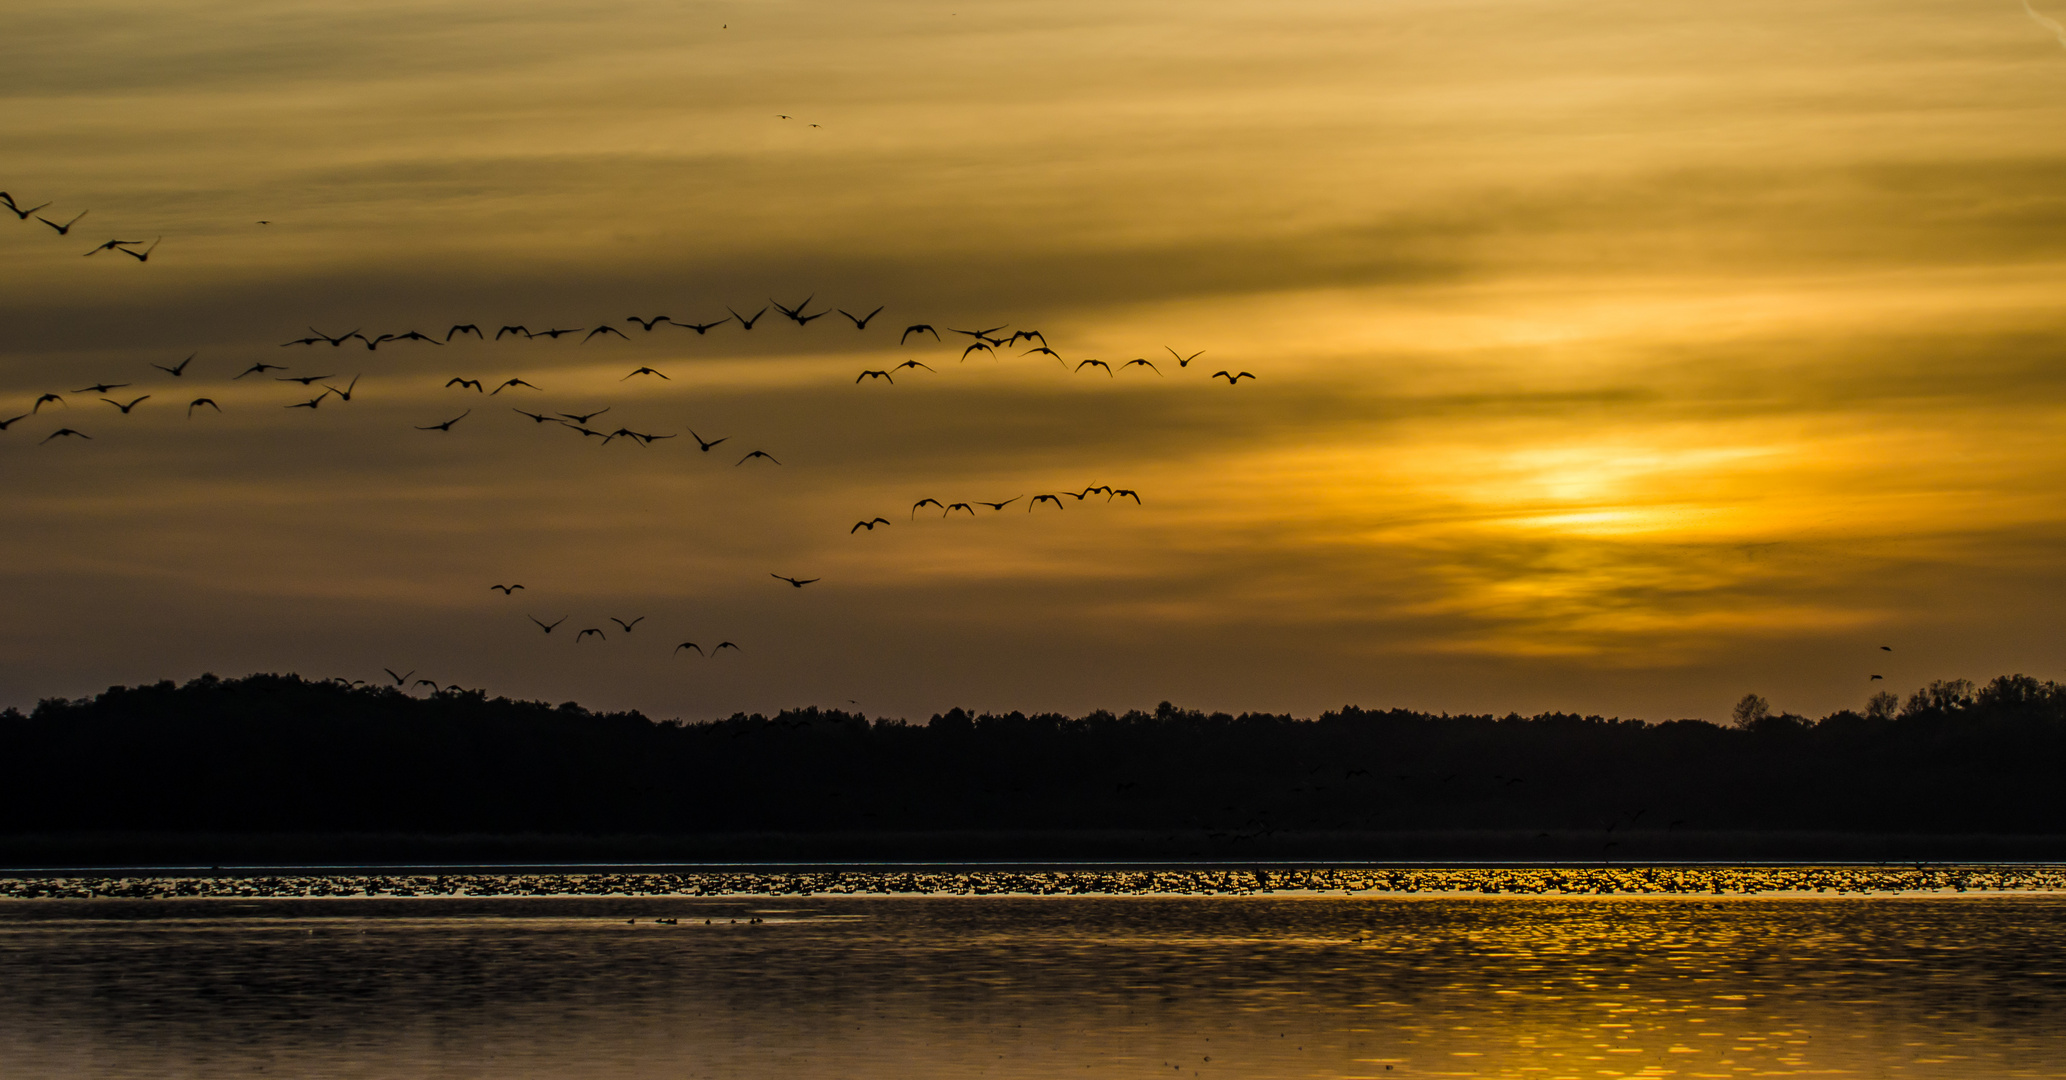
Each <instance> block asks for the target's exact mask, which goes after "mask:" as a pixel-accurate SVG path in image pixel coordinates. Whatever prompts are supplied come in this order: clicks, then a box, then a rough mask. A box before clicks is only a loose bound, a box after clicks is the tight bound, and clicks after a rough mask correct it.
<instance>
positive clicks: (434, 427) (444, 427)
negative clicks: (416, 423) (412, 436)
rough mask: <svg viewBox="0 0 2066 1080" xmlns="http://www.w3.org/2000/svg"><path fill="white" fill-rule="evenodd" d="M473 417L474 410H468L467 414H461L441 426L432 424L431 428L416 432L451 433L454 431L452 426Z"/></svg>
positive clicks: (422, 428) (419, 429)
mask: <svg viewBox="0 0 2066 1080" xmlns="http://www.w3.org/2000/svg"><path fill="white" fill-rule="evenodd" d="M471 415H473V410H472V409H468V410H466V411H465V412H463V413H460V414H459V415H458V416H455V417H453V418H452V419H450V420H447V421H445V422H444V423H441V424H432V425H430V426H429V427H419V428H417V429H416V430H418V431H450V430H452V425H453V424H456V423H458V422H460V421H461V420H464V419H466V418H467V417H468V416H471Z"/></svg>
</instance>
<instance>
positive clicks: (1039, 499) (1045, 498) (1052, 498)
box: [1026, 495, 1068, 514]
mask: <svg viewBox="0 0 2066 1080" xmlns="http://www.w3.org/2000/svg"><path fill="white" fill-rule="evenodd" d="M1044 502H1051V503H1053V504H1055V509H1057V510H1067V509H1068V507H1066V506H1063V505H1062V497H1061V496H1060V495H1035V496H1033V501H1032V502H1029V503H1027V504H1026V512H1027V513H1029V514H1030V513H1032V512H1033V508H1034V507H1036V506H1039V505H1040V504H1041V503H1044Z"/></svg>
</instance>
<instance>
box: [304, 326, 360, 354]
mask: <svg viewBox="0 0 2066 1080" xmlns="http://www.w3.org/2000/svg"><path fill="white" fill-rule="evenodd" d="M308 332H309V333H311V334H314V335H316V336H317V337H319V338H322V339H323V340H324V341H327V342H329V343H330V347H331V348H333V349H334V348H337V347H338V346H340V345H343V344H344V343H345V342H347V341H350V340H351V339H353V338H358V339H359V340H360V341H364V340H366V335H364V334H361V333H359V332H358V331H357V330H347V331H345V332H344V333H342V334H339V335H337V336H336V337H331V336H330V335H328V334H326V333H324V332H322V331H321V330H318V329H316V328H315V327H313V326H311V327H309V328H308Z"/></svg>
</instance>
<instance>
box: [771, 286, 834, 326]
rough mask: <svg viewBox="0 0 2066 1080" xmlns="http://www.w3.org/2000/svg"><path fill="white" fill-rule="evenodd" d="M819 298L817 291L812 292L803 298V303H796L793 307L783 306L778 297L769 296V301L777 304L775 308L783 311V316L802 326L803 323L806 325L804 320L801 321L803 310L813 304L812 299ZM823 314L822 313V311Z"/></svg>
mask: <svg viewBox="0 0 2066 1080" xmlns="http://www.w3.org/2000/svg"><path fill="white" fill-rule="evenodd" d="M817 298H818V294H817V293H812V294H811V295H809V296H806V297H804V298H803V303H801V304H798V305H796V306H795V307H793V308H792V307H783V306H782V302H781V301H780V300H776V299H774V298H773V297H769V298H768V303H770V304H773V305H775V310H776V311H779V312H781V313H782V317H783V318H785V319H788V320H790V321H792V322H795V323H796V324H797V325H798V326H802V325H804V324H803V322H802V321H801V319H802V316H801V312H802V311H803V309H805V308H807V307H810V306H811V301H812V300H815V299H817ZM821 314H822V313H821Z"/></svg>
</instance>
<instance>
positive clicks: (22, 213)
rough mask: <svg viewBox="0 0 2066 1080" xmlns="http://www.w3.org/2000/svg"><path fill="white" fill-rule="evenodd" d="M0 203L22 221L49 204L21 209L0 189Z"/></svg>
mask: <svg viewBox="0 0 2066 1080" xmlns="http://www.w3.org/2000/svg"><path fill="white" fill-rule="evenodd" d="M0 203H6V204H7V209H8V210H10V211H12V212H13V214H14V216H15V217H16V218H18V219H20V220H22V221H27V220H29V215H30V214H33V213H35V212H36V211H38V210H41V209H43V208H44V207H46V206H49V205H50V204H49V203H47V202H40V203H37V204H36V205H34V206H31V207H29V208H28V209H27V210H24V209H22V208H21V207H19V206H16V205H15V204H14V196H12V195H9V194H8V193H6V192H4V191H0ZM123 242H124V243H128V244H140V243H142V242H143V241H141V240H125V241H123Z"/></svg>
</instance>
